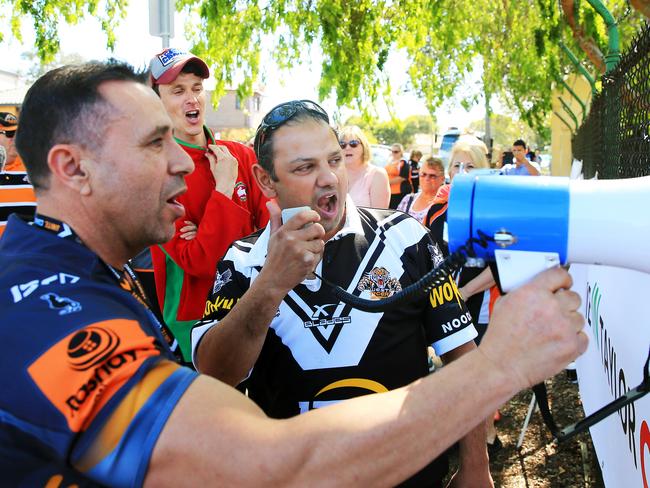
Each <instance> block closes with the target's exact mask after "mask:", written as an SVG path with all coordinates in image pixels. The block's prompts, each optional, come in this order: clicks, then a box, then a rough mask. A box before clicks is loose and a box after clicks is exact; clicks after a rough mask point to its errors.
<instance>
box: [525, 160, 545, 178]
mask: <svg viewBox="0 0 650 488" xmlns="http://www.w3.org/2000/svg"><path fill="white" fill-rule="evenodd" d="M524 166H526V169H528V173H529V174H530V176H539V175H540V174H541V173H540V172H539V170H538V169H537V168H536V167H535V165H534V164H531V162H530V161H528V160H527V159H525V160H524Z"/></svg>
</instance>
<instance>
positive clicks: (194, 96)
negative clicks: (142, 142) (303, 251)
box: [150, 48, 268, 361]
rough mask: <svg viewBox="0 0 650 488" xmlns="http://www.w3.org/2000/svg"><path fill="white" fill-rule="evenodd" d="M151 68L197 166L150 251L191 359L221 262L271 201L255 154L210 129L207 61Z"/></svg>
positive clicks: (181, 58) (167, 62) (172, 58)
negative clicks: (172, 229) (196, 326)
mask: <svg viewBox="0 0 650 488" xmlns="http://www.w3.org/2000/svg"><path fill="white" fill-rule="evenodd" d="M150 71H151V83H152V86H153V89H154V91H155V92H156V93H158V95H159V96H160V99H161V101H162V102H163V105H164V106H165V109H166V110H167V113H168V114H169V116H170V118H171V120H172V124H173V130H174V137H175V139H176V142H178V143H179V144H180V145H181V147H182V148H183V149H184V150H185V152H186V153H187V154H189V155H190V157H191V158H192V160H193V161H194V165H195V169H194V172H193V173H192V174H190V175H189V176H188V177H187V178H186V181H187V186H188V191H187V193H186V194H185V195H183V196H182V197H180V199H179V201H180V203H182V204H183V205H184V206H185V211H186V215H185V217H184V218H182V219H179V220H178V221H177V222H176V233H175V234H174V237H173V238H172V240H171V241H169V242H168V243H166V244H164V245H162V246H155V247H152V248H151V253H152V258H153V265H154V272H155V277H156V291H157V295H158V300H159V303H160V304H161V309H162V313H163V317H164V319H165V322H166V323H167V325H168V326H169V327H170V329H171V331H172V332H173V334H174V336H175V338H176V340H177V341H178V344H179V346H180V350H181V352H182V355H183V357H184V358H185V359H186V360H187V361H189V359H190V343H189V331H190V330H191V327H192V325H193V323H194V322H195V321H196V320H198V319H200V318H201V317H202V316H203V309H204V306H205V300H206V297H207V296H208V292H209V291H210V287H211V286H212V283H213V279H214V273H215V269H216V265H217V262H218V261H219V259H221V257H223V255H224V254H225V252H226V250H227V249H228V246H229V245H230V244H231V243H232V242H233V241H234V240H236V239H239V238H241V237H244V236H246V235H248V234H250V233H251V232H254V231H255V230H256V229H259V228H262V227H264V226H265V225H266V223H267V221H268V211H267V209H266V206H265V203H266V201H267V200H266V198H265V197H264V195H263V194H262V192H261V191H260V190H259V188H258V187H257V184H256V183H255V181H254V179H253V176H252V172H251V167H252V165H253V164H255V162H256V159H255V153H253V151H252V150H251V149H250V148H248V147H246V146H244V145H242V144H239V143H236V142H231V141H219V140H216V139H215V137H214V134H213V133H212V131H211V130H210V129H209V128H208V127H207V126H206V125H205V111H206V104H205V98H206V93H205V90H204V89H203V80H204V79H206V78H208V77H209V76H210V70H209V69H208V66H207V65H206V64H205V62H204V61H203V60H202V59H200V58H198V57H196V56H194V55H192V54H191V53H187V52H184V51H180V50H178V49H174V48H168V49H165V50H164V51H162V52H161V53H159V54H157V55H156V56H154V57H153V58H152V60H151V63H150ZM188 222H191V223H193V224H196V225H197V226H198V229H197V232H196V237H195V238H194V239H190V240H188V239H184V238H183V237H182V234H183V232H182V231H181V229H182V228H183V227H185V226H186V225H187V223H188Z"/></svg>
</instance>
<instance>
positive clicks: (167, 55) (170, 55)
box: [158, 47, 185, 67]
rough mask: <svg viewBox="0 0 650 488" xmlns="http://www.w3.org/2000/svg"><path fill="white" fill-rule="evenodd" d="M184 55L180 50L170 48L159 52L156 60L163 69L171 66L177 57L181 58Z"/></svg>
mask: <svg viewBox="0 0 650 488" xmlns="http://www.w3.org/2000/svg"><path fill="white" fill-rule="evenodd" d="M184 54H185V53H184V52H183V51H181V50H180V49H174V48H173V47H172V48H169V49H165V50H164V51H163V52H161V53H160V54H159V55H158V59H159V60H160V64H162V65H163V67H165V66H167V65H169V64H171V63H172V62H173V61H174V59H175V58H176V57H177V56H182V55H184Z"/></svg>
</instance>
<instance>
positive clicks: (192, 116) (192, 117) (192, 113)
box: [185, 110, 201, 125]
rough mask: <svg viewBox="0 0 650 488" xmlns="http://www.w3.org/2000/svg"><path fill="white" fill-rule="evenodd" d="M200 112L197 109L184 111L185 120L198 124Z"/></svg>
mask: <svg viewBox="0 0 650 488" xmlns="http://www.w3.org/2000/svg"><path fill="white" fill-rule="evenodd" d="M199 115H200V112H199V111H198V110H188V111H187V112H185V120H187V121H188V122H189V123H190V124H192V125H195V124H200V123H201V120H200V117H199Z"/></svg>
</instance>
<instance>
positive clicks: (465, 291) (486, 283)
mask: <svg viewBox="0 0 650 488" xmlns="http://www.w3.org/2000/svg"><path fill="white" fill-rule="evenodd" d="M496 284H497V283H496V281H494V276H493V275H492V270H491V269H490V268H489V267H488V268H485V269H484V270H483V271H481V273H480V274H479V275H478V276H476V277H475V278H474V279H473V280H471V281H469V282H467V283H465V286H463V287H461V288H460V289H459V291H460V294H461V295H462V297H463V300H465V301H467V299H468V298H470V297H472V296H474V295H476V294H477V293H481V292H482V291H485V290H488V289H490V288H492V287H493V286H494V285H496Z"/></svg>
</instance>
